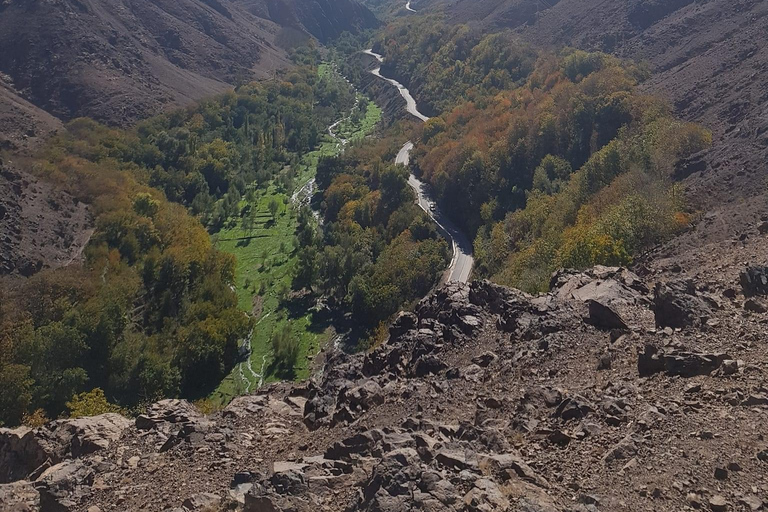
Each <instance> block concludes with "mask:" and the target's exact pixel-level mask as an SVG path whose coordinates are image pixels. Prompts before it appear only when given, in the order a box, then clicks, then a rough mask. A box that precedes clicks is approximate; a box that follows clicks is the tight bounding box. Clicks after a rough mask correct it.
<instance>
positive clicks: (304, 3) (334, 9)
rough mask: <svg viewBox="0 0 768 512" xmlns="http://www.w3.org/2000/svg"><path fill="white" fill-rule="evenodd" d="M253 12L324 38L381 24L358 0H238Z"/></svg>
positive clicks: (327, 38)
mask: <svg viewBox="0 0 768 512" xmlns="http://www.w3.org/2000/svg"><path fill="white" fill-rule="evenodd" d="M235 2H236V3H239V4H241V5H243V6H244V7H246V9H248V11H249V12H251V13H252V14H254V15H255V16H258V17H260V18H266V19H270V20H272V21H274V22H275V23H278V24H280V25H281V26H283V27H292V28H294V29H297V30H300V31H305V32H309V33H310V34H312V35H313V36H314V37H316V38H317V39H319V40H320V41H323V42H324V41H327V40H329V39H335V38H336V37H338V36H339V35H340V34H341V33H342V32H345V31H347V32H358V31H359V30H364V29H367V28H374V27H377V26H378V24H379V22H378V20H377V19H376V17H375V16H374V15H373V14H372V13H371V11H369V10H368V9H367V8H366V7H364V6H363V5H362V4H360V3H358V2H357V1H356V0H235Z"/></svg>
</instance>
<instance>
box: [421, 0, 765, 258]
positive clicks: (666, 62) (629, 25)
mask: <svg viewBox="0 0 768 512" xmlns="http://www.w3.org/2000/svg"><path fill="white" fill-rule="evenodd" d="M413 5H414V7H416V8H417V9H421V10H424V11H431V10H432V11H434V10H444V11H445V12H446V17H447V19H448V20H450V21H453V22H456V23H459V22H461V23H470V24H471V25H473V26H475V27H476V28H479V29H481V30H491V29H500V28H504V27H508V28H512V29H513V30H515V31H516V32H518V33H519V35H520V36H521V37H522V38H523V39H524V40H525V41H528V42H530V43H531V44H533V45H534V46H537V47H544V48H551V49H554V50H557V49H559V48H562V47H563V46H573V47H577V48H581V49H585V50H602V51H605V52H610V53H614V54H616V55H618V56H621V57H625V58H630V59H635V60H638V61H642V62H646V63H647V64H648V65H649V68H650V70H651V71H652V72H653V75H652V77H651V78H650V79H649V80H648V81H647V82H646V83H645V84H643V90H644V91H645V92H647V93H650V94H654V95H659V96H661V97H664V98H666V99H668V100H669V102H670V104H671V105H672V106H673V108H674V109H675V111H676V112H677V113H678V114H679V115H680V116H681V117H683V118H684V119H686V120H690V121H695V122H698V123H701V124H702V125H704V126H705V127H707V128H708V129H710V130H712V132H713V135H714V137H713V138H714V143H713V146H712V148H711V149H710V150H708V151H707V152H705V153H704V154H702V155H700V158H697V159H695V160H694V161H690V162H688V163H687V164H686V165H683V166H682V167H681V168H680V169H679V177H680V178H681V179H683V180H684V181H683V183H684V184H685V188H686V190H687V193H688V196H689V197H690V198H691V200H692V202H693V204H694V205H695V206H696V207H698V208H700V209H701V210H702V211H707V212H708V213H707V217H708V219H707V222H704V223H700V224H699V225H698V226H697V228H696V229H695V230H693V231H692V232H691V233H689V234H687V235H684V236H683V237H680V238H679V239H677V240H675V241H674V242H673V243H672V244H670V245H668V246H667V247H665V248H664V250H663V251H662V252H661V254H660V255H661V256H666V257H672V256H674V257H676V258H681V257H682V258H687V259H688V260H689V261H695V260H696V259H697V258H700V257H701V255H702V254H707V253H709V252H711V250H712V248H713V247H714V248H716V247H721V248H726V247H727V246H728V245H729V244H730V243H731V242H732V240H733V239H735V238H738V237H739V236H742V235H743V233H745V232H746V231H749V230H750V229H751V228H754V226H755V225H756V224H757V223H758V222H760V217H761V216H765V213H766V206H767V205H768V200H766V198H765V197H764V192H765V182H766V179H768V170H767V169H766V167H765V165H764V162H765V160H766V157H768V149H767V148H768V139H766V137H767V135H766V134H768V114H767V113H766V108H765V106H764V105H765V102H766V97H767V96H768V90H766V87H765V85H764V84H765V83H768V50H766V45H765V44H764V43H765V39H766V35H765V34H766V33H768V5H767V4H766V3H765V2H760V1H759V0H739V1H735V2H732V1H727V0H712V1H708V2H697V1H694V0H674V1H659V0H619V1H615V2H606V1H603V0H559V1H558V2H553V1H540V0H484V1H481V2H476V1H471V0H421V1H417V2H414V3H413Z"/></svg>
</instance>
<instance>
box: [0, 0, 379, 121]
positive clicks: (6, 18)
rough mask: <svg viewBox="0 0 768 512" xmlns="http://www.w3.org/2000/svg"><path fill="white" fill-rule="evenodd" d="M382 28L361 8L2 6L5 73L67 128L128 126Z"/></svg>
mask: <svg viewBox="0 0 768 512" xmlns="http://www.w3.org/2000/svg"><path fill="white" fill-rule="evenodd" d="M257 4H258V5H257ZM259 6H261V7H260V8H259ZM345 6H346V10H344V7H345ZM254 13H255V14H254ZM297 13H298V14H297ZM375 23H376V20H375V18H373V16H372V15H371V14H370V12H369V11H367V9H365V8H363V7H362V6H360V5H358V4H356V3H354V1H353V0H347V2H346V3H345V4H342V5H338V6H337V5H336V4H323V3H322V2H318V1H317V0H312V1H310V0H296V1H295V2H288V3H286V2H275V1H273V0H268V1H267V0H259V1H253V0H242V1H232V0H110V1H106V0H52V1H46V2H41V1H37V0H10V1H5V2H3V3H0V47H2V48H3V51H2V52H0V72H3V73H5V74H6V75H8V76H9V77H10V79H11V80H12V82H13V86H14V87H15V88H16V90H18V91H19V92H20V93H21V94H22V95H23V97H24V98H26V99H28V100H29V101H30V102H32V103H33V104H35V105H37V106H38V107H40V108H42V109H43V110H46V111H47V112H50V113H51V114H53V115H55V116H56V117H59V118H61V119H63V120H68V119H71V118H73V117H78V116H84V115H85V116H90V117H93V118H95V119H97V120H99V121H103V122H106V123H109V124H126V123H130V122H133V121H135V120H137V119H140V118H143V117H147V116H149V115H151V114H154V113H156V112H158V111H159V110H161V109H163V108H165V107H167V106H171V105H179V104H185V103H188V102H189V101H191V100H193V99H197V98H200V97H203V96H208V95H211V94H215V93H217V92H221V91H223V90H226V89H228V88H229V87H230V86H231V85H230V84H233V83H237V82H240V81H246V80H250V79H253V78H254V77H256V78H258V77H264V76H269V75H270V74H271V73H272V72H273V71H274V70H275V69H279V68H283V67H286V66H289V65H290V63H289V60H288V57H287V54H286V52H285V50H284V47H287V46H288V45H290V44H295V43H296V42H298V41H301V40H305V41H306V40H307V39H308V38H309V37H310V35H309V34H310V33H312V34H317V36H318V37H320V38H326V37H331V36H333V35H335V34H336V32H334V30H336V31H341V30H347V29H349V30H355V29H357V28H365V27H369V26H374V25H375Z"/></svg>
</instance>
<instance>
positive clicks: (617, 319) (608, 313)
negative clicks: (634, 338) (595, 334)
mask: <svg viewBox="0 0 768 512" xmlns="http://www.w3.org/2000/svg"><path fill="white" fill-rule="evenodd" d="M587 307H588V308H589V316H588V317H587V319H586V320H587V322H588V323H590V324H592V325H594V326H595V327H598V328H600V329H623V330H627V329H629V326H628V325H627V323H626V322H625V321H624V319H623V318H621V315H619V313H617V312H616V310H615V309H613V308H612V307H610V306H608V305H606V304H603V303H602V302H599V301H597V300H593V299H589V300H588V301H587Z"/></svg>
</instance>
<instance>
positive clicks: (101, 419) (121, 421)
mask: <svg viewBox="0 0 768 512" xmlns="http://www.w3.org/2000/svg"><path fill="white" fill-rule="evenodd" d="M130 424H131V421H130V420H129V419H127V418H125V417H123V416H121V415H119V414H114V413H108V414H102V415H99V416H92V417H87V418H77V419H66V420H57V421H53V422H50V423H48V424H46V425H44V426H42V427H40V428H37V429H34V430H32V429H29V428H25V427H21V428H17V429H13V430H11V429H0V468H2V470H0V482H11V481H14V480H19V479H21V478H24V477H26V476H27V475H28V474H30V473H31V472H32V471H34V470H35V469H37V468H38V467H40V466H41V465H42V464H43V463H44V462H46V461H49V462H50V463H51V464H56V463H58V462H60V461H62V460H64V459H65V458H67V457H81V456H83V455H86V454H89V453H93V452H95V451H98V450H103V449H105V448H107V447H109V445H110V444H111V443H112V442H114V441H116V440H117V439H118V438H120V436H121V435H122V433H123V431H124V430H125V429H126V428H128V427H129V426H130Z"/></svg>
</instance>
